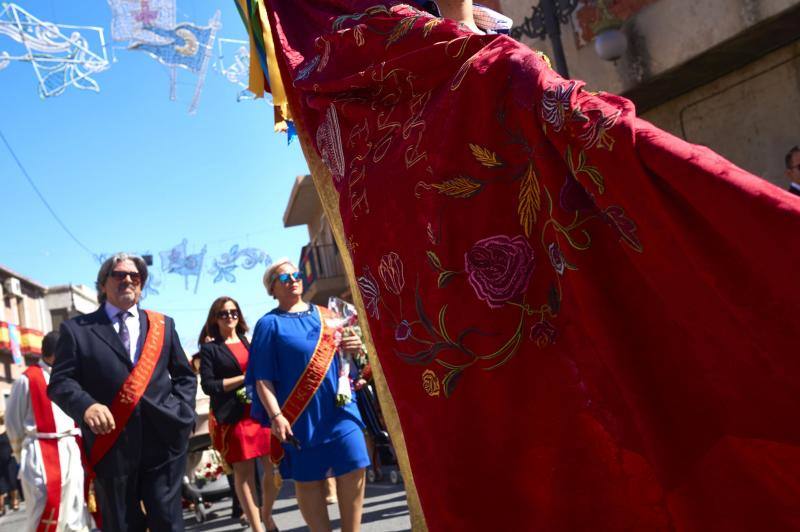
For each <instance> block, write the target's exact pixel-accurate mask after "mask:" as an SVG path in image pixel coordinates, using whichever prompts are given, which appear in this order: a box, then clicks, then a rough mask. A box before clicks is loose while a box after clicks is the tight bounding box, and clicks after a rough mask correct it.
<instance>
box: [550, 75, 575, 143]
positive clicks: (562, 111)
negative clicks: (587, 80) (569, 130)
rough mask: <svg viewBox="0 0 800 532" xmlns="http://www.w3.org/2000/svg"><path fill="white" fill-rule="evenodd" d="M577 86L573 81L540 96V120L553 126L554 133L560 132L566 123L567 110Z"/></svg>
mask: <svg viewBox="0 0 800 532" xmlns="http://www.w3.org/2000/svg"><path fill="white" fill-rule="evenodd" d="M576 86H577V84H576V83H575V82H574V81H570V82H569V83H565V84H562V85H559V86H557V87H556V88H555V89H547V90H546V91H544V95H543V96H542V119H543V120H544V121H545V122H547V123H548V124H550V125H551V126H553V129H554V130H555V131H557V132H558V131H561V128H563V127H564V123H565V122H566V117H567V110H569V108H570V100H571V98H572V93H573V91H575V87H576Z"/></svg>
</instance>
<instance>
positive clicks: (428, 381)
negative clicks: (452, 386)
mask: <svg viewBox="0 0 800 532" xmlns="http://www.w3.org/2000/svg"><path fill="white" fill-rule="evenodd" d="M422 389H423V390H425V393H427V394H428V395H430V396H431V397H435V396H437V395H439V377H437V376H436V373H434V372H433V371H431V370H429V369H426V370H425V371H423V372H422Z"/></svg>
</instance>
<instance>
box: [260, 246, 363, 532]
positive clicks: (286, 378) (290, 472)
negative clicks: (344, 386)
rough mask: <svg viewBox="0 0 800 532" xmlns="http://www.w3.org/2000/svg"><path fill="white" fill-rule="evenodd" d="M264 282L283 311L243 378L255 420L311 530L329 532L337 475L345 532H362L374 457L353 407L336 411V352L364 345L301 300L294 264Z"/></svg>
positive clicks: (265, 326) (267, 324)
mask: <svg viewBox="0 0 800 532" xmlns="http://www.w3.org/2000/svg"><path fill="white" fill-rule="evenodd" d="M263 282H264V287H265V288H266V290H267V292H268V293H269V294H270V295H272V296H273V297H274V298H275V299H277V300H278V307H277V308H275V309H273V310H272V311H270V312H268V313H267V314H266V315H264V316H263V317H262V318H261V319H260V320H259V321H258V324H257V325H256V328H255V332H254V334H253V344H252V348H251V353H252V356H251V359H250V364H249V366H248V369H247V376H246V379H245V382H246V384H247V386H248V392H250V393H251V395H253V397H254V401H253V408H252V413H253V417H255V418H256V419H259V420H260V421H262V423H265V424H269V425H270V429H271V431H272V436H273V438H274V439H273V440H272V443H273V445H272V459H273V462H276V463H278V462H279V463H280V466H281V474H283V475H284V476H286V477H290V478H293V479H294V480H295V490H296V492H297V501H298V504H299V506H300V512H301V514H302V515H303V519H305V521H306V524H307V525H308V526H309V528H310V529H311V530H312V531H313V532H317V531H326V530H330V529H331V525H330V520H329V517H328V510H327V505H326V502H325V486H324V485H325V481H326V478H327V477H330V476H333V477H335V478H336V491H337V494H338V504H339V511H340V514H341V526H342V530H343V531H345V532H351V531H355V530H358V529H359V528H360V522H361V512H362V506H363V500H364V482H365V481H364V476H365V475H364V472H365V468H366V467H367V466H368V465H369V458H368V456H367V450H366V445H365V443H364V436H363V432H362V431H363V429H364V424H363V423H362V421H361V418H360V416H359V413H358V408H357V407H356V404H355V402H349V403H346V404H344V405H343V406H337V401H336V399H337V391H338V388H337V385H338V384H337V383H338V381H339V370H340V367H339V366H340V363H339V357H338V356H334V353H335V351H336V349H337V346H338V347H339V348H340V349H343V350H345V351H347V352H355V351H357V350H359V349H360V348H361V340H360V339H359V338H358V336H357V335H352V336H348V337H345V338H344V339H342V337H341V334H340V333H341V331H338V330H337V329H336V327H335V326H334V325H333V324H332V323H331V322H330V321H329V320H328V317H330V316H329V314H330V313H329V311H328V310H327V309H324V308H321V307H316V306H312V305H309V304H308V303H305V302H304V301H303V299H302V295H303V281H302V279H301V277H300V273H299V272H298V270H297V267H296V266H295V265H294V264H292V263H291V262H290V261H289V260H288V259H281V260H278V261H276V262H275V263H273V264H272V265H271V266H270V268H269V269H267V271H266V272H265V273H264V277H263ZM278 441H279V442H280V443H281V444H282V445H279V444H278V443H277V442H278Z"/></svg>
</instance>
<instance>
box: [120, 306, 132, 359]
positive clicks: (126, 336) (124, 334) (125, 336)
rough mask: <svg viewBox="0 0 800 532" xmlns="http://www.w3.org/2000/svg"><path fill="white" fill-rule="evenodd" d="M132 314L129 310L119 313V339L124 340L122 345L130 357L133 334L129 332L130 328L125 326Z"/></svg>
mask: <svg viewBox="0 0 800 532" xmlns="http://www.w3.org/2000/svg"><path fill="white" fill-rule="evenodd" d="M131 315H132V314H131V313H130V312H128V311H127V310H120V311H119V312H118V313H117V319H118V320H119V339H120V340H122V345H124V346H125V352H126V353H128V356H130V353H131V333H130V331H128V326H127V325H125V319H126V318H127V317H128V316H131Z"/></svg>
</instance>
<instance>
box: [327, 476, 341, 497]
mask: <svg viewBox="0 0 800 532" xmlns="http://www.w3.org/2000/svg"><path fill="white" fill-rule="evenodd" d="M337 501H338V500H337V498H336V479H335V478H333V477H330V478H326V479H325V502H326V503H328V504H336V503H337Z"/></svg>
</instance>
